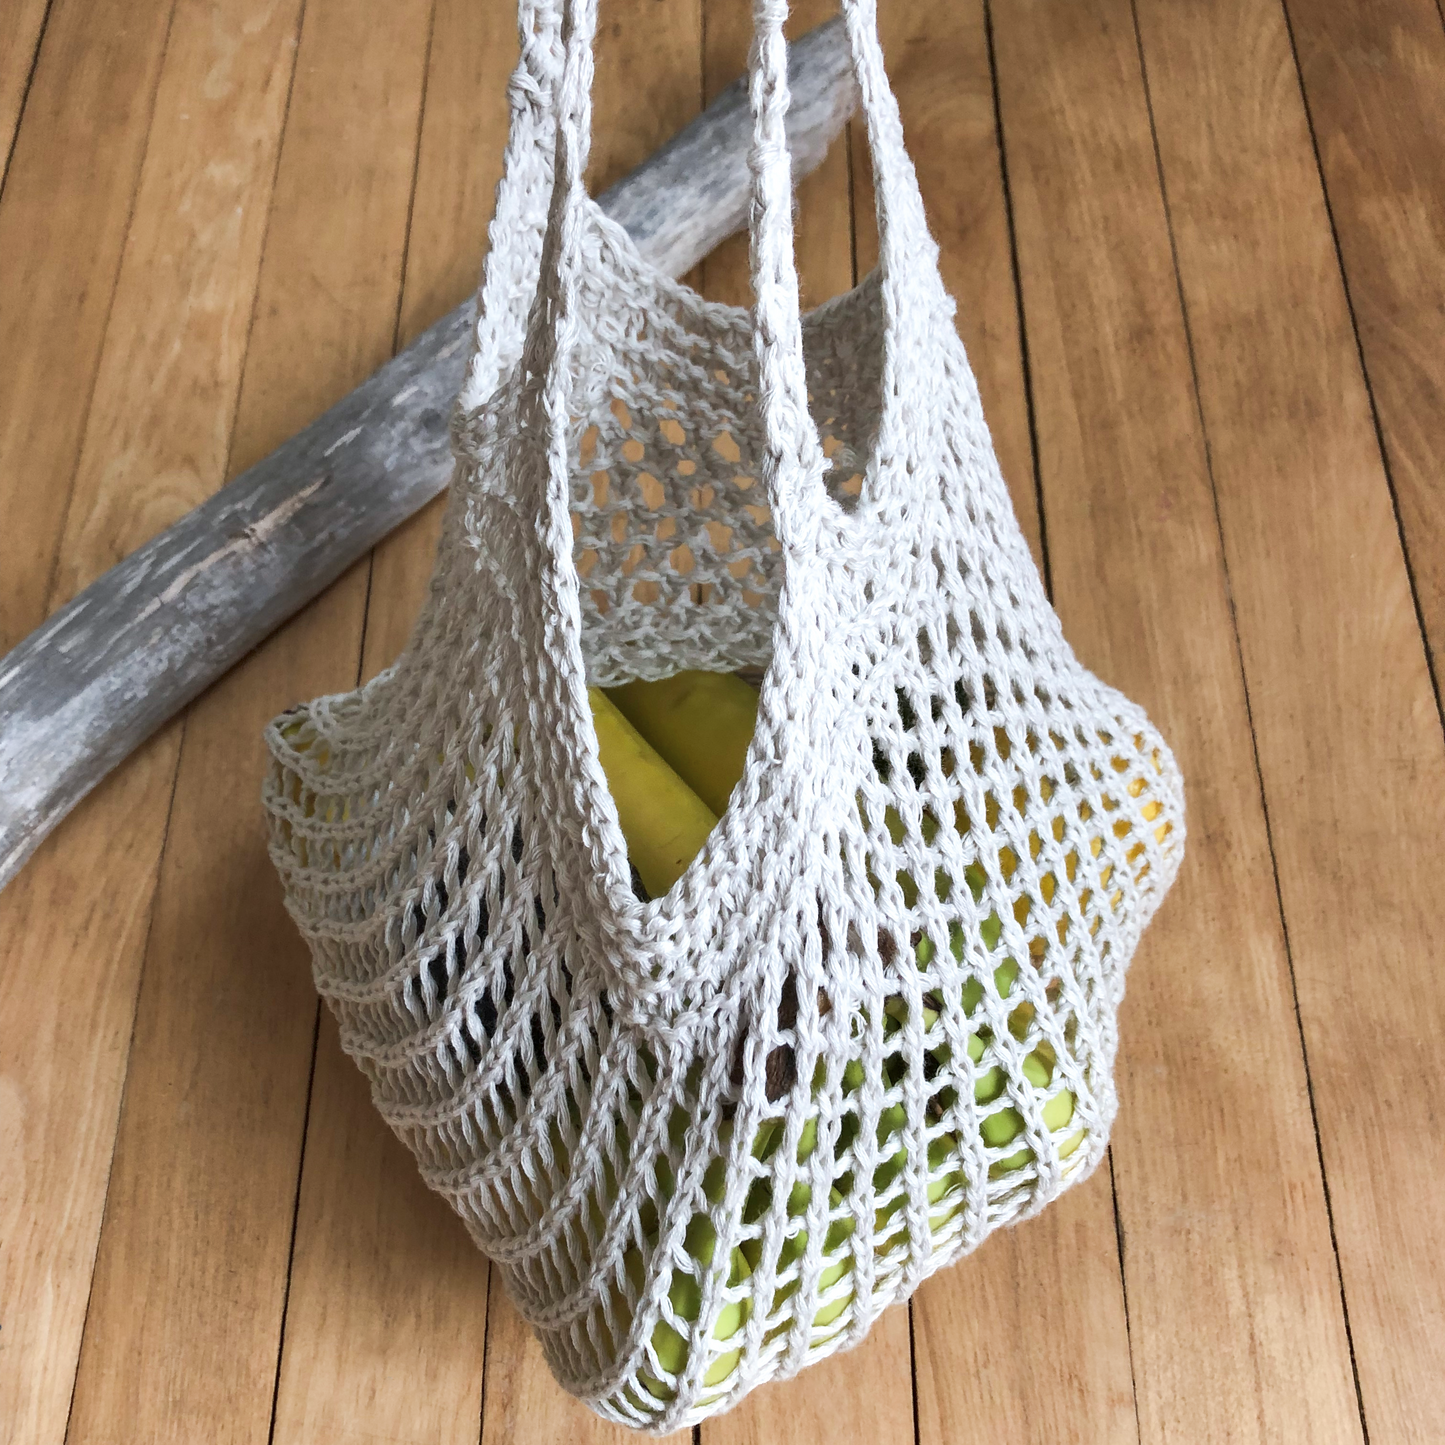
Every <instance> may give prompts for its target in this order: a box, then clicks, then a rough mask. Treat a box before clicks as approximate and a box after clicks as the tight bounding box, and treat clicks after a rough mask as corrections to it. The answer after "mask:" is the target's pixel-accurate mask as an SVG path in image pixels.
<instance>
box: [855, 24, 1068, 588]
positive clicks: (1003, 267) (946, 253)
mask: <svg viewBox="0 0 1445 1445" xmlns="http://www.w3.org/2000/svg"><path fill="white" fill-rule="evenodd" d="M878 25H879V34H880V38H881V39H882V42H883V55H884V60H885V61H886V63H887V67H888V75H889V79H890V80H891V82H892V85H893V91H894V94H895V95H896V96H897V97H898V107H899V110H900V111H901V113H902V116H903V138H904V141H905V143H906V144H907V146H908V150H909V155H910V156H911V157H912V160H913V168H914V170H915V171H916V172H917V173H918V184H919V188H920V189H921V190H922V192H923V204H924V208H925V211H926V214H927V216H928V226H929V230H930V231H932V233H933V237H934V239H935V240H936V241H937V242H938V245H939V270H940V271H941V272H942V274H943V283H944V285H945V286H946V287H947V288H948V292H949V294H950V295H951V296H952V297H953V298H954V300H955V301H957V303H958V316H957V322H958V328H959V334H960V335H961V336H962V337H963V340H964V344H965V345H966V346H967V347H968V355H969V361H970V362H971V364H972V366H973V370H974V373H975V375H976V376H977V378H978V387H979V392H980V394H981V395H982V398H983V406H984V415H985V416H986V417H987V419H988V424H989V431H990V432H991V433H992V435H993V444H994V450H995V451H996V452H997V453H998V459H999V466H1000V468H1001V469H1002V471H1003V476H1004V480H1005V482H1007V484H1008V489H1009V495H1010V496H1011V497H1012V499H1013V505H1014V515H1015V516H1017V517H1018V520H1019V526H1020V527H1022V528H1023V533H1024V536H1025V537H1026V538H1027V539H1028V543H1029V550H1030V551H1031V552H1032V553H1033V557H1034V562H1035V564H1036V565H1038V566H1040V567H1041V566H1042V565H1043V546H1042V542H1041V538H1040V533H1039V501H1038V490H1037V488H1036V486H1035V484H1034V454H1033V442H1032V440H1031V439H1030V436H1029V413H1028V398H1027V395H1026V393H1025V389H1024V385H1023V352H1022V338H1021V336H1020V332H1019V308H1018V290H1017V285H1016V281H1015V277H1014V270H1013V257H1012V255H1011V254H1010V241H1009V218H1008V208H1007V206H1006V204H1005V198H1004V187H1003V175H1002V169H1001V165H1000V161H1001V154H1000V151H999V145H998V131H997V127H996V125H995V122H994V86H993V74H992V71H991V69H990V67H989V57H988V41H987V35H986V30H985V22H984V9H983V5H982V3H981V0H965V3H962V4H956V5H952V6H949V7H948V8H947V9H946V10H942V11H940V10H939V9H938V7H937V6H932V5H928V4H925V3H921V0H892V3H891V4H889V5H886V6H884V7H882V8H881V11H880V14H879V17H878ZM849 131H850V137H851V140H852V146H853V155H852V159H853V178H854V188H855V192H856V202H855V206H854V211H855V216H856V220H855V226H856V230H857V237H858V240H857V253H858V274H859V275H860V276H863V275H866V274H867V272H869V271H871V270H872V269H873V267H874V266H876V265H877V264H878V227H877V225H876V223H875V220H874V206H875V201H874V193H873V178H872V165H871V162H870V160H869V156H868V142H867V136H866V134H865V129H864V126H863V124H862V122H861V120H860V121H855V122H854V123H853V124H852V125H851V126H850V127H849Z"/></svg>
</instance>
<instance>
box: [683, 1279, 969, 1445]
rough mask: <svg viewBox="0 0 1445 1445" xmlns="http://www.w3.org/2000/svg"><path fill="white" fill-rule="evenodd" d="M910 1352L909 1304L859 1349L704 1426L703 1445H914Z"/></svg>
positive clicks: (885, 1316)
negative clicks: (829, 1443) (826, 1443)
mask: <svg viewBox="0 0 1445 1445" xmlns="http://www.w3.org/2000/svg"><path fill="white" fill-rule="evenodd" d="M910 1346H911V1342H910V1340H909V1325H908V1308H907V1306H898V1307H896V1308H893V1309H888V1310H885V1311H884V1312H883V1313H882V1315H880V1316H879V1317H878V1319H877V1320H876V1321H875V1322H874V1324H873V1328H872V1329H870V1330H869V1331H868V1334H867V1335H866V1336H865V1338H864V1340H863V1343H862V1344H860V1345H859V1346H858V1347H857V1348H856V1349H853V1350H845V1351H842V1352H840V1353H839V1354H836V1355H830V1356H829V1357H828V1358H827V1359H825V1360H820V1361H819V1362H818V1363H817V1364H816V1365H809V1366H808V1367H807V1368H806V1369H804V1370H803V1371H802V1373H801V1374H798V1375H795V1376H794V1377H793V1378H792V1379H791V1380H777V1381H772V1382H770V1383H768V1384H766V1385H762V1386H760V1387H759V1388H758V1389H756V1390H754V1391H753V1393H752V1394H750V1395H748V1396H747V1397H746V1398H745V1399H744V1400H743V1401H742V1403H741V1404H740V1405H738V1406H736V1407H735V1408H734V1409H732V1410H730V1411H729V1412H728V1413H727V1414H725V1415H719V1416H717V1418H716V1419H712V1420H704V1421H703V1423H702V1425H701V1427H700V1434H701V1437H702V1441H703V1445H793V1442H798V1445H812V1442H814V1441H819V1440H837V1441H849V1442H852V1441H855V1440H857V1441H864V1440H866V1441H867V1442H868V1445H913V1441H914V1433H913V1372H912V1368H911V1348H910ZM955 1438H956V1437H955Z"/></svg>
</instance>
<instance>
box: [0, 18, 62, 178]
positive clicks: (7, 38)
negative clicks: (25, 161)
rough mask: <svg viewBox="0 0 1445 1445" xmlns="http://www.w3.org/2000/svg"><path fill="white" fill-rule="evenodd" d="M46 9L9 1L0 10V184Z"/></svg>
mask: <svg viewBox="0 0 1445 1445" xmlns="http://www.w3.org/2000/svg"><path fill="white" fill-rule="evenodd" d="M49 8H50V7H49V4H48V3H47V0H11V3H10V4H9V5H7V6H6V7H5V8H4V9H3V10H0V184H3V181H4V176H5V171H6V168H7V166H8V164H9V160H10V150H11V147H12V145H13V144H14V142H15V131H16V128H17V127H18V126H19V124H20V112H21V109H22V108H23V106H24V103H25V91H26V87H27V86H28V85H29V84H30V77H31V74H32V73H33V70H34V65H35V59H36V51H37V50H38V49H39V47H40V39H41V36H42V35H43V34H44V33H45V14H46V11H47V10H48V9H49Z"/></svg>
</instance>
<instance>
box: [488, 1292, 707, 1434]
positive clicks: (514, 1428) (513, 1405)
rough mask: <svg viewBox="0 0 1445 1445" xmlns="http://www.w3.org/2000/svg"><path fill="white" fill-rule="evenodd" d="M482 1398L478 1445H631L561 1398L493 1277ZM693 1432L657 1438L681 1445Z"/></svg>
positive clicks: (524, 1326) (588, 1412) (568, 1399)
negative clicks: (479, 1443)
mask: <svg viewBox="0 0 1445 1445" xmlns="http://www.w3.org/2000/svg"><path fill="white" fill-rule="evenodd" d="M487 1318H488V1324H487V1374H486V1394H485V1397H484V1400H483V1405H482V1436H481V1445H517V1442H520V1441H524V1440H525V1441H526V1442H527V1445H534V1442H535V1445H630V1442H634V1441H636V1440H638V1439H640V1438H644V1437H640V1436H639V1435H638V1434H637V1432H636V1431H635V1430H627V1429H624V1428H623V1427H622V1426H621V1425H613V1424H610V1423H609V1422H608V1421H606V1420H603V1419H602V1418H600V1417H599V1416H597V1415H594V1414H593V1413H592V1411H591V1410H589V1409H588V1408H587V1407H586V1406H585V1405H584V1404H582V1403H581V1402H580V1401H578V1400H574V1399H573V1398H572V1396H571V1395H566V1394H563V1392H562V1390H561V1388H560V1387H559V1386H558V1384H557V1382H556V1380H554V1379H553V1378H552V1372H551V1371H550V1370H549V1369H548V1368H547V1360H546V1357H545V1356H544V1355H543V1354H542V1346H541V1345H540V1344H539V1343H538V1342H537V1337H536V1335H534V1334H533V1333H532V1331H531V1330H530V1329H529V1328H528V1327H527V1324H526V1322H525V1321H524V1320H523V1319H522V1317H521V1316H520V1315H519V1314H518V1313H517V1310H516V1307H515V1306H514V1305H513V1304H512V1301H511V1300H510V1299H508V1298H507V1292H506V1290H504V1289H503V1288H502V1284H501V1276H500V1274H494V1275H493V1276H492V1294H491V1299H490V1301H489V1302H488V1305H487ZM692 1433H693V1432H692V1431H690V1430H678V1431H675V1432H674V1433H673V1434H671V1435H664V1436H663V1437H662V1438H663V1439H665V1440H669V1441H671V1442H673V1445H684V1442H686V1441H688V1440H690V1439H691V1438H692Z"/></svg>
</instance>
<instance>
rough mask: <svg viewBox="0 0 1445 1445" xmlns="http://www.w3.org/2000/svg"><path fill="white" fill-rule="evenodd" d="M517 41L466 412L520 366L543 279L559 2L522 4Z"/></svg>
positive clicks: (462, 402) (464, 397)
mask: <svg viewBox="0 0 1445 1445" xmlns="http://www.w3.org/2000/svg"><path fill="white" fill-rule="evenodd" d="M517 36H518V42H519V52H520V53H519V55H518V59H517V64H516V67H515V68H514V70H513V71H512V75H511V78H510V80H509V81H508V83H507V98H508V110H509V112H510V114H509V118H508V124H507V144H506V149H505V150H504V152H503V158H502V178H501V182H500V183H499V184H498V186H497V203H496V206H495V208H494V210H493V213H492V220H491V224H490V225H489V226H488V228H487V237H488V241H489V243H490V244H489V245H488V248H487V258H486V261H485V263H484V264H483V268H482V280H481V287H480V289H479V292H478V296H477V327H476V339H475V343H474V345H473V348H472V355H471V358H470V360H469V363H468V367H467V375H466V379H465V381H464V382H463V384H462V390H461V395H460V397H459V399H458V405H459V406H460V408H461V409H462V410H463V411H471V410H474V409H475V408H476V407H478V406H480V405H481V404H482V403H483V402H485V401H486V400H487V398H488V397H490V396H491V395H492V393H493V392H495V391H496V389H497V387H498V385H499V384H500V383H501V380H502V377H503V376H504V375H505V373H506V371H507V369H508V368H509V367H510V366H511V365H512V364H513V363H514V362H515V361H516V360H517V357H518V355H519V354H520V353H521V350H522V346H523V342H524V340H525V338H526V334H527V314H528V311H529V309H530V308H531V305H532V300H533V297H534V296H535V295H536V291H537V285H538V281H539V279H540V275H541V261H542V237H543V233H544V231H545V230H546V225H547V205H548V198H549V196H550V195H551V193H552V189H553V156H554V151H555V148H556V136H557V109H556V86H557V83H558V82H559V81H560V79H561V76H562V65H563V49H562V12H561V9H560V6H559V4H558V0H517Z"/></svg>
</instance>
